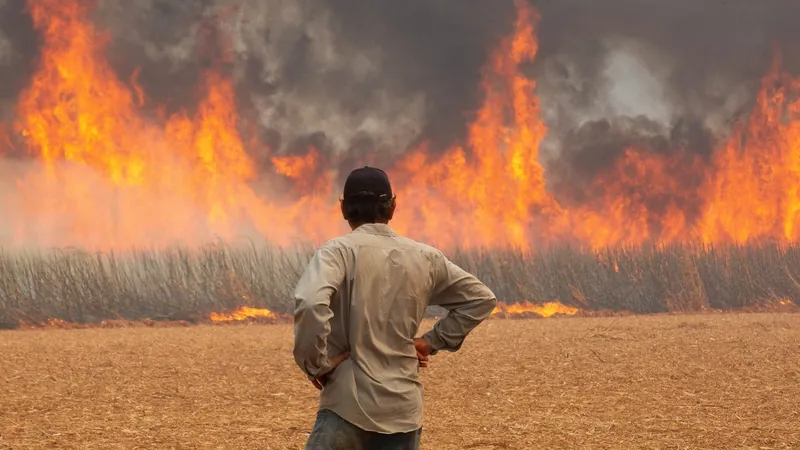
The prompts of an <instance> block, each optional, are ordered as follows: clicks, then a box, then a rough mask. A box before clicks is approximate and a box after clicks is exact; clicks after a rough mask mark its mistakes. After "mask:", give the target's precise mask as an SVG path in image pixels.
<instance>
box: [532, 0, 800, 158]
mask: <svg viewBox="0 0 800 450" xmlns="http://www.w3.org/2000/svg"><path fill="white" fill-rule="evenodd" d="M533 3H534V4H535V5H536V6H537V7H538V8H539V10H540V11H541V14H542V21H541V25H540V27H539V38H540V45H541V51H540V54H539V58H538V59H537V62H536V68H535V70H534V75H535V76H536V77H537V79H538V86H539V91H538V92H539V95H540V97H541V99H542V103H543V105H544V109H545V112H546V119H547V121H548V125H550V127H551V129H552V130H553V133H551V136H550V138H551V140H556V141H558V143H557V144H553V143H550V146H551V147H552V148H554V149H555V150H554V151H555V152H557V155H555V156H552V155H551V157H556V158H560V157H566V158H567V159H573V160H575V159H578V158H576V157H577V156H578V155H581V154H584V153H585V152H586V150H585V144H584V143H583V142H584V141H588V140H591V139H592V136H586V137H585V140H584V141H582V143H581V144H580V145H578V146H577V147H575V146H573V145H572V142H573V141H574V140H569V139H567V138H565V137H569V136H572V135H574V134H575V133H574V130H577V129H580V128H581V127H582V126H583V124H584V123H585V122H586V121H593V120H601V119H611V120H616V119H615V118H618V117H627V118H633V117H637V116H645V117H646V118H647V119H649V120H651V121H655V122H658V123H660V124H662V125H664V127H663V129H664V137H665V138H668V137H669V136H668V132H669V130H671V129H672V126H673V125H675V124H678V123H686V122H692V123H695V124H696V125H702V126H703V127H704V128H706V129H707V131H706V132H703V133H700V134H699V135H698V137H699V138H700V141H699V142H691V141H690V142H688V143H687V144H688V147H687V148H686V149H687V150H696V151H699V152H706V151H707V145H706V144H707V143H706V140H707V139H708V135H709V134H711V135H713V136H715V137H716V138H721V137H723V136H724V135H725V134H726V133H727V132H728V131H729V130H730V126H731V123H732V122H733V121H735V120H737V119H740V118H741V117H742V116H743V114H746V113H747V112H748V111H749V109H750V106H751V104H750V103H751V102H752V101H753V99H754V97H755V93H756V91H757V89H758V83H759V80H760V78H761V77H762V76H763V75H764V74H765V71H766V70H767V68H768V67H769V64H770V61H771V58H772V57H773V50H774V48H776V47H777V48H779V49H781V51H782V53H783V55H784V60H785V62H786V64H785V68H786V69H788V70H790V71H794V72H797V70H798V69H800V46H799V45H798V44H797V42H800V39H798V38H800V31H798V29H797V27H796V25H795V24H794V20H793V19H792V18H797V17H800V4H798V3H796V2H782V1H779V0H766V1H759V2H728V1H724V0H713V1H706V2H697V1H692V0H675V1H668V2H666V1H656V0H646V1H642V0H612V1H603V2H597V1H592V0H562V1H558V2H550V1H546V0H534V1H533ZM698 121H699V123H697V122H698ZM585 133H586V129H583V132H582V133H581V134H585ZM600 133H601V134H599V135H597V136H596V137H597V139H598V141H603V139H604V136H603V134H604V133H605V131H602V130H601V131H600ZM638 139H639V136H638V132H634V133H632V134H630V139H629V140H630V141H631V142H630V143H635V142H636V141H637V140H638ZM620 145H623V143H620ZM600 147H601V148H599V150H598V152H599V153H600V154H601V155H609V154H610V153H609V152H608V151H607V150H606V149H603V148H602V147H603V146H602V145H601V146H600ZM612 153H613V152H612ZM565 154H566V156H564V155H565ZM592 159H593V160H595V161H596V162H597V168H598V169H600V168H602V167H603V166H604V165H605V164H607V163H608V161H607V160H606V159H605V158H604V157H602V156H597V155H596V156H595V157H593V158H592Z"/></svg>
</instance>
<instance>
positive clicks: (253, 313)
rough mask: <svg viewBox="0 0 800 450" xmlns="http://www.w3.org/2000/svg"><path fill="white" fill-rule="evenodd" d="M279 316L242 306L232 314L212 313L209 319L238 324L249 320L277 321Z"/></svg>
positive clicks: (267, 311) (268, 311)
mask: <svg viewBox="0 0 800 450" xmlns="http://www.w3.org/2000/svg"><path fill="white" fill-rule="evenodd" d="M276 317H277V316H276V315H275V313H274V312H272V311H270V310H268V309H259V308H250V307H248V306H242V307H240V308H239V309H237V310H236V311H233V312H231V313H230V314H225V313H211V315H210V316H209V317H208V318H209V319H211V321H212V322H236V321H242V320H248V319H275V318H276Z"/></svg>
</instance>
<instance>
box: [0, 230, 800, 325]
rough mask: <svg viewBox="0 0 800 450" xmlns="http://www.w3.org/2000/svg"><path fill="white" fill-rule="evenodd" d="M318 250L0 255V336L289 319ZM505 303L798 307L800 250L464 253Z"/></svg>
mask: <svg viewBox="0 0 800 450" xmlns="http://www.w3.org/2000/svg"><path fill="white" fill-rule="evenodd" d="M312 251H313V249H311V248H308V247H304V248H292V249H279V248H276V247H269V246H256V245H252V246H250V247H245V248H242V247H237V248H232V247H226V246H224V245H215V246H209V247H206V248H202V249H194V250H187V249H171V250H159V251H155V250H152V251H151V250H142V251H132V252H125V253H84V252H80V251H73V250H69V251H68V250H59V251H52V252H38V253H31V252H28V253H11V252H6V253H2V254H0V326H5V327H13V326H16V324H18V322H19V321H20V320H22V321H23V322H27V323H42V322H44V321H47V320H49V319H62V320H65V321H70V322H97V321H101V320H106V319H127V320H139V319H145V318H150V319H155V320H189V321H194V320H199V319H203V318H206V317H207V316H208V314H209V313H210V312H214V311H224V310H229V309H234V308H237V307H239V306H242V305H247V306H251V307H259V308H269V309H271V310H272V311H274V312H276V313H286V312H289V311H290V310H291V306H292V305H291V291H292V289H293V287H294V284H295V282H296V281H297V279H298V277H299V275H300V273H301V272H302V270H303V267H304V266H305V264H306V263H307V261H308V258H309V256H310V255H311V253H312ZM450 257H451V258H453V260H454V261H456V262H457V263H459V264H461V265H462V266H463V267H464V268H465V269H467V270H469V271H471V272H473V273H475V274H477V275H478V276H479V277H480V278H481V279H482V280H484V281H485V282H486V283H487V284H488V285H489V286H490V287H491V288H492V289H493V290H494V291H495V293H496V294H497V296H498V298H499V299H501V300H502V301H505V302H516V301H522V300H529V301H531V302H533V303H542V302H547V301H552V300H557V301H560V302H562V303H564V304H566V305H571V306H576V307H578V308H581V309H582V310H585V311H592V310H611V311H621V310H625V311H631V312H635V313H657V312H670V311H696V310H703V309H709V308H712V309H731V308H747V307H756V306H764V305H769V304H770V303H776V302H777V303H780V302H783V304H784V305H788V304H789V303H790V302H794V303H795V304H797V303H798V300H800V282H798V280H800V247H798V246H776V245H748V246H725V247H698V246H668V247H649V248H640V249H608V250H604V251H599V252H590V251H581V250H576V249H573V248H569V247H561V248H552V249H549V250H546V251H541V252H537V253H535V254H532V255H526V254H524V253H523V252H519V251H515V250H505V251H503V250H492V251H456V252H452V253H451V254H450Z"/></svg>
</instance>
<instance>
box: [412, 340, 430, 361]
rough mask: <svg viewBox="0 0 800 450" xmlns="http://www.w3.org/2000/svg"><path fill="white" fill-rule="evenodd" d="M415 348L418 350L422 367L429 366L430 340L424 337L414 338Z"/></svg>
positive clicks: (418, 357)
mask: <svg viewBox="0 0 800 450" xmlns="http://www.w3.org/2000/svg"><path fill="white" fill-rule="evenodd" d="M414 348H415V349H416V350H417V359H418V360H419V366H420V367H428V362H430V357H431V352H432V351H433V349H431V346H430V344H428V341H426V340H425V339H422V338H414Z"/></svg>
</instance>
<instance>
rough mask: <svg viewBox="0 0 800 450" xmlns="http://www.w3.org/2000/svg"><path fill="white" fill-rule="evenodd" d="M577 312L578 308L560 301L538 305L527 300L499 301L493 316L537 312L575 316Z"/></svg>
mask: <svg viewBox="0 0 800 450" xmlns="http://www.w3.org/2000/svg"><path fill="white" fill-rule="evenodd" d="M577 313H578V308H573V307H571V306H566V305H563V304H561V303H559V302H548V303H545V304H542V305H536V304H533V303H530V302H529V301H527V300H526V301H524V302H522V303H498V304H497V307H495V309H494V311H492V316H493V317H494V316H500V315H502V316H505V317H514V316H528V315H531V314H536V315H538V316H541V317H553V316H555V315H556V314H562V315H567V316H574V315H575V314H577Z"/></svg>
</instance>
